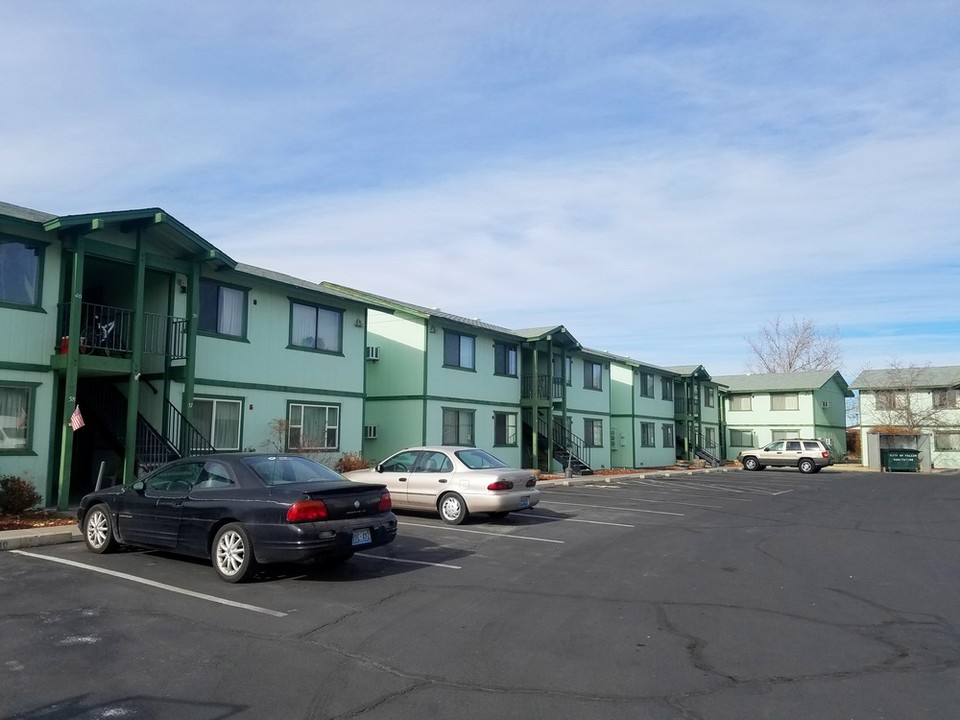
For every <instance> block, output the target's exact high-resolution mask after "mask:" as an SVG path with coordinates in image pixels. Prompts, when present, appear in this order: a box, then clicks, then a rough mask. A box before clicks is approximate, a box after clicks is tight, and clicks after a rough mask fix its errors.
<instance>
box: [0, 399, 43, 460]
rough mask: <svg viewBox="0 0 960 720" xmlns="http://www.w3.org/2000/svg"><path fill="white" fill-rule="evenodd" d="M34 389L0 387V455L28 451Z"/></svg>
mask: <svg viewBox="0 0 960 720" xmlns="http://www.w3.org/2000/svg"><path fill="white" fill-rule="evenodd" d="M34 387H35V386H29V385H0V453H5V452H9V453H11V454H16V453H19V452H22V451H24V450H29V449H30V433H29V429H30V418H31V412H32V409H33V388H34Z"/></svg>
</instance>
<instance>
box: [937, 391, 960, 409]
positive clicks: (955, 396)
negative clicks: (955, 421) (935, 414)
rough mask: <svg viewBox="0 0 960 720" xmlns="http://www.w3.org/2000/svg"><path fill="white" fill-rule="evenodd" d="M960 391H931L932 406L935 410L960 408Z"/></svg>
mask: <svg viewBox="0 0 960 720" xmlns="http://www.w3.org/2000/svg"><path fill="white" fill-rule="evenodd" d="M958 400H960V391H958V390H949V389H947V388H941V389H939V390H934V391H933V406H934V407H935V408H955V407H960V402H958Z"/></svg>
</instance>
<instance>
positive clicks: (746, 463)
mask: <svg viewBox="0 0 960 720" xmlns="http://www.w3.org/2000/svg"><path fill="white" fill-rule="evenodd" d="M743 469H744V470H761V469H762V467H761V465H760V463H759V462H758V461H757V459H756V458H755V457H745V458H744V459H743Z"/></svg>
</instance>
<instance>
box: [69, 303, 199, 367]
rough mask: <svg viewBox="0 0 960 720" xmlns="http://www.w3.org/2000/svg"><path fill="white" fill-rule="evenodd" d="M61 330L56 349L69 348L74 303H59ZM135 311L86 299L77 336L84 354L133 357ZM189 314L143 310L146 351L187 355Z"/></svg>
mask: <svg viewBox="0 0 960 720" xmlns="http://www.w3.org/2000/svg"><path fill="white" fill-rule="evenodd" d="M58 314H59V321H58V324H57V326H58V328H59V333H58V336H57V338H56V341H55V343H54V345H55V352H56V353H58V354H61V355H64V354H66V353H67V352H68V350H69V348H70V345H71V342H73V340H74V339H73V338H71V337H70V330H69V328H70V305H69V304H66V303H61V304H60V305H59V306H58ZM134 322H135V315H134V312H133V311H132V310H128V309H125V308H118V307H111V306H109V305H97V304H94V303H82V304H81V305H80V335H79V337H77V338H76V342H77V344H78V347H79V348H80V354H81V355H104V356H108V357H118V358H125V357H129V356H130V354H131V352H132V350H133V346H132V343H133V330H134ZM186 330H187V321H186V319H185V318H178V317H172V316H169V315H159V314H157V313H146V312H145V313H144V314H143V333H142V337H143V341H142V344H141V348H140V349H141V351H142V352H143V353H144V354H146V355H160V356H164V357H167V358H169V359H170V360H184V359H186V357H187V355H186V348H187V343H186Z"/></svg>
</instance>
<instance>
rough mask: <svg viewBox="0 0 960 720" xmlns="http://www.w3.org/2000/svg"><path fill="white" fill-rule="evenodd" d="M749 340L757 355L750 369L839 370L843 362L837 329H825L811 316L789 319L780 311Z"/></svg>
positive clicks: (749, 363)
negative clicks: (779, 313) (811, 318)
mask: <svg viewBox="0 0 960 720" xmlns="http://www.w3.org/2000/svg"><path fill="white" fill-rule="evenodd" d="M747 343H748V344H749V345H750V349H751V350H752V351H753V354H754V356H755V357H754V358H753V360H752V361H750V362H747V372H753V373H784V372H806V371H809V370H836V369H838V368H839V367H840V366H841V365H842V364H843V353H842V352H841V350H840V338H839V336H838V335H837V333H836V332H835V331H834V332H825V331H823V330H821V329H820V328H818V327H817V324H816V323H815V322H814V321H813V320H809V319H807V318H802V319H800V320H797V319H796V318H794V319H793V320H792V321H791V322H789V323H786V322H784V321H783V320H781V318H780V316H779V315H778V316H777V319H776V320H773V321H771V322H768V323H767V324H766V325H764V326H763V327H761V328H760V332H759V334H758V335H757V337H755V338H747Z"/></svg>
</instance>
